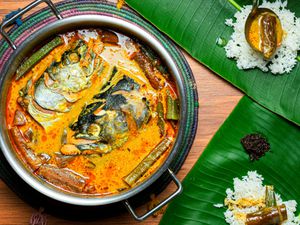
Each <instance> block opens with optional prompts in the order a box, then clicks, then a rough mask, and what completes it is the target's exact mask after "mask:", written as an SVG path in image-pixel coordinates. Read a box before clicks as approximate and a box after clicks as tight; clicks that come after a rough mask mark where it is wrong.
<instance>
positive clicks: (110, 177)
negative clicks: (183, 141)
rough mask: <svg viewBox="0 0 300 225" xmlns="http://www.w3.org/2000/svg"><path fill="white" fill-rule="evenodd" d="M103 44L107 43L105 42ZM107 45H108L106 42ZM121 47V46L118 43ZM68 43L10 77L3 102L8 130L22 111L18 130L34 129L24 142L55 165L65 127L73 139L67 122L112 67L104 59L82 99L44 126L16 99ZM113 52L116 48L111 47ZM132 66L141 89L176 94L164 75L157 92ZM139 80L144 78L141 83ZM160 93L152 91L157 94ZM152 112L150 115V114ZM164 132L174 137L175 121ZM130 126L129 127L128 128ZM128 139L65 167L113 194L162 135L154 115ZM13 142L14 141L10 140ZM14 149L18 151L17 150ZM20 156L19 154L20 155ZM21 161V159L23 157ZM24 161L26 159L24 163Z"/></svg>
mask: <svg viewBox="0 0 300 225" xmlns="http://www.w3.org/2000/svg"><path fill="white" fill-rule="evenodd" d="M118 35H119V34H118ZM105 46H106V45H105ZM107 46H108V47H111V46H110V45H109V44H108V45H107ZM121 47H122V46H121ZM66 49H67V45H62V46H59V47H57V48H55V49H54V50H52V51H51V52H50V53H49V54H48V55H47V56H46V57H44V58H43V59H42V60H41V61H40V62H39V63H38V64H37V65H35V66H34V67H33V68H32V69H31V70H30V71H29V72H28V73H27V74H25V76H24V77H22V78H21V79H20V80H18V81H16V80H13V81H12V83H11V86H10V89H9V92H8V95H7V105H6V123H7V126H8V129H10V128H12V127H13V126H14V125H13V121H14V115H15V111H16V110H20V111H22V112H23V113H24V114H25V116H26V120H27V123H26V124H25V125H23V126H18V128H19V129H20V131H21V133H23V134H24V132H25V131H26V130H27V129H28V128H31V129H32V130H33V132H34V137H35V140H36V141H35V143H30V142H29V141H28V142H27V145H28V147H29V148H31V149H32V150H33V151H34V152H35V153H36V154H41V153H46V154H48V155H49V156H50V157H51V159H50V160H49V161H48V162H47V164H52V165H56V161H55V153H57V152H60V148H61V147H62V144H61V138H62V135H63V131H64V129H65V128H66V129H67V131H68V135H67V140H68V141H71V140H73V141H74V138H73V134H74V132H73V131H72V130H71V129H70V128H69V125H70V124H72V123H73V122H75V121H76V120H77V118H78V115H79V114H80V112H81V111H82V108H83V107H84V105H86V104H89V103H91V102H92V99H93V96H94V95H96V94H97V93H99V90H100V89H101V87H102V86H103V85H104V84H105V82H104V81H105V79H103V77H105V74H108V73H109V72H111V71H110V70H111V68H110V66H109V65H108V64H109V63H108V62H105V64H107V65H108V66H105V67H104V70H103V72H102V74H101V76H97V75H92V79H91V80H92V84H91V86H90V87H89V88H87V89H85V90H83V91H81V92H82V93H81V94H80V95H81V98H80V99H79V100H78V101H77V102H75V103H74V104H73V105H72V108H71V110H70V111H69V112H66V113H63V116H62V117H61V118H60V119H59V120H58V121H57V122H55V123H53V125H51V126H50V127H48V128H47V129H44V128H43V127H42V126H41V125H39V124H38V123H37V122H36V121H35V120H34V119H33V118H32V117H31V116H30V115H29V114H28V112H27V111H26V110H25V109H24V108H22V107H21V106H20V105H19V104H18V102H17V99H18V98H19V91H20V90H21V89H22V88H23V87H24V86H25V85H26V83H27V81H28V80H29V79H32V80H33V81H36V80H37V79H38V78H39V77H40V76H41V75H42V74H43V72H44V71H45V70H46V68H47V67H48V66H49V65H50V64H51V63H52V61H53V60H56V59H58V58H59V57H61V55H62V53H63V52H64V51H66ZM112 51H115V49H113V50H112ZM131 62H132V63H133V65H135V67H136V68H138V69H139V71H138V76H139V77H140V81H141V84H142V85H141V88H145V89H148V90H149V91H150V92H161V93H162V95H163V99H164V100H165V97H164V96H165V92H166V90H167V89H168V90H169V92H170V93H171V95H172V96H177V91H176V90H175V88H174V83H173V81H170V82H168V81H167V80H166V79H165V78H164V77H163V76H161V79H164V80H165V82H166V85H165V88H164V89H162V90H160V91H157V90H155V89H153V88H152V87H151V85H150V83H149V81H148V80H147V78H146V76H145V74H144V72H143V71H142V69H141V68H140V67H139V66H138V64H137V63H136V62H135V61H134V60H131ZM118 70H119V71H121V72H122V74H125V75H127V76H129V77H131V76H133V75H132V71H130V70H128V68H126V67H125V66H124V67H123V65H121V66H120V67H118ZM142 81H146V82H145V83H143V82H142ZM158 94H159V93H156V94H154V96H158ZM150 101H153V102H152V103H154V105H155V104H156V103H157V101H158V99H157V98H154V99H152V100H150ZM165 102H166V101H163V104H164V111H165V113H166V103H165ZM155 111H156V110H155V109H154V108H151V112H152V113H153V112H155ZM151 115H152V114H151ZM166 127H167V133H168V136H170V137H171V138H175V136H176V133H177V128H176V127H174V124H173V125H172V126H171V124H170V123H169V122H166ZM129 129H130V127H129ZM129 132H130V136H129V139H128V141H127V142H126V143H125V144H123V145H122V146H121V147H119V148H116V149H114V150H112V151H111V152H109V153H107V154H102V155H98V154H93V155H89V156H87V155H78V156H75V159H74V160H73V161H71V162H70V163H69V164H68V165H67V167H66V168H68V169H70V170H73V171H74V172H76V173H78V174H80V175H82V176H83V177H85V178H87V184H90V185H94V187H95V189H96V194H97V195H107V194H114V193H117V192H119V191H120V190H124V189H128V188H129V186H128V185H127V184H126V183H125V182H124V181H123V180H122V178H123V177H124V176H126V175H128V174H129V173H130V172H131V171H132V170H133V169H134V168H135V167H136V166H137V165H138V164H139V163H140V162H141V161H142V160H143V158H144V157H146V156H147V155H148V154H149V153H150V152H151V150H152V149H153V148H154V147H155V146H156V145H157V144H158V143H159V142H160V141H161V140H162V138H163V137H161V135H160V131H159V127H158V126H157V116H156V117H151V118H150V121H149V122H148V123H147V124H144V125H143V127H142V128H141V129H139V130H137V131H135V132H132V131H131V130H130V131H129ZM12 142H14V141H13V140H12ZM14 147H15V150H16V151H17V152H18V149H16V146H14ZM169 152H170V149H169V150H167V151H166V152H165V153H164V154H163V155H162V156H161V157H160V158H159V160H157V161H156V162H155V163H154V165H153V166H152V167H151V168H150V169H149V170H148V171H147V172H146V174H145V175H144V176H143V177H142V178H141V179H140V180H139V181H138V183H139V182H141V181H143V180H145V179H146V178H147V177H149V176H150V175H151V174H152V173H153V172H155V170H156V169H157V168H158V167H159V166H160V165H161V164H162V163H163V162H164V160H165V159H166V157H167V156H168V154H169ZM19 155H20V154H19ZM23 161H24V160H23ZM89 161H92V162H93V164H94V165H95V168H91V167H89V166H88V164H89ZM25 163H26V162H25Z"/></svg>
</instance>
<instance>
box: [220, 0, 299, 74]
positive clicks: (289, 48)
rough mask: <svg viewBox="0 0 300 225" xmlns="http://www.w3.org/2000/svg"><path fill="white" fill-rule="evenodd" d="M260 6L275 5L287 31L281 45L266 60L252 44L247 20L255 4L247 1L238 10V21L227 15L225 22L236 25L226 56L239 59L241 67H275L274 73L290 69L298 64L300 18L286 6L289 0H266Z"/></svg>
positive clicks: (263, 69) (265, 68)
mask: <svg viewBox="0 0 300 225" xmlns="http://www.w3.org/2000/svg"><path fill="white" fill-rule="evenodd" d="M260 7H262V8H268V9H271V10H273V11H274V12H275V13H276V14H277V15H278V17H279V19H280V21H281V24H282V29H283V33H284V35H283V40H282V44H281V46H280V47H279V48H278V49H277V50H276V52H275V54H274V56H273V57H272V58H271V59H270V60H264V59H263V57H262V56H261V55H260V54H259V53H258V52H256V51H255V50H253V49H252V48H251V47H250V45H249V44H248V43H247V41H246V38H245V23H246V20H247V17H248V15H249V14H250V12H251V9H252V6H251V5H247V6H244V7H243V8H242V9H241V11H238V12H236V13H235V15H234V17H235V21H234V20H233V19H227V20H226V22H225V24H226V25H228V26H231V27H232V28H233V29H234V32H233V34H232V35H231V39H230V40H229V41H228V44H227V45H226V46H225V50H226V56H227V57H228V58H233V59H235V60H236V61H237V67H238V68H239V69H252V68H256V67H257V68H259V69H261V70H262V71H264V72H267V71H271V72H272V73H273V74H283V73H289V72H291V70H292V69H293V67H294V66H295V65H296V64H297V59H296V58H297V51H299V50H300V32H299V30H300V18H297V17H296V16H295V14H294V13H293V12H291V11H290V10H288V9H287V8H286V7H287V1H284V2H281V1H278V0H276V1H275V2H266V1H265V0H264V1H263V3H262V4H261V5H260Z"/></svg>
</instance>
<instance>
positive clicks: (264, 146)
mask: <svg viewBox="0 0 300 225" xmlns="http://www.w3.org/2000/svg"><path fill="white" fill-rule="evenodd" d="M241 143H242V145H243V147H244V149H245V150H246V152H247V153H248V155H249V157H250V160H251V161H255V160H258V159H259V158H260V157H262V156H264V155H265V153H266V152H267V151H269V150H270V144H269V143H268V141H267V139H266V138H265V137H263V136H262V135H261V134H255V133H254V134H248V135H246V136H245V137H243V138H242V139H241Z"/></svg>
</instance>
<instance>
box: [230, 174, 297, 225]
mask: <svg viewBox="0 0 300 225" xmlns="http://www.w3.org/2000/svg"><path fill="white" fill-rule="evenodd" d="M263 180H264V178H263V177H262V175H260V174H258V173H257V172H256V171H249V172H248V174H247V176H243V177H242V179H239V178H237V177H236V178H234V179H233V185H234V187H233V190H232V189H230V188H228V189H227V190H226V194H227V196H226V198H225V200H224V205H225V206H227V207H228V209H227V210H226V212H225V213H224V216H225V220H226V222H227V223H229V224H231V225H243V224H245V222H246V215H247V214H248V213H253V212H256V211H258V210H260V209H261V208H263V207H265V193H266V191H265V190H266V186H265V185H263ZM275 198H276V202H277V204H278V205H281V204H284V205H285V206H286V211H287V220H286V221H284V222H283V223H282V224H283V225H298V224H300V218H299V217H297V216H295V215H294V213H295V212H296V207H297V202H296V201H295V200H289V201H283V200H282V199H281V197H280V195H279V194H277V193H276V194H275Z"/></svg>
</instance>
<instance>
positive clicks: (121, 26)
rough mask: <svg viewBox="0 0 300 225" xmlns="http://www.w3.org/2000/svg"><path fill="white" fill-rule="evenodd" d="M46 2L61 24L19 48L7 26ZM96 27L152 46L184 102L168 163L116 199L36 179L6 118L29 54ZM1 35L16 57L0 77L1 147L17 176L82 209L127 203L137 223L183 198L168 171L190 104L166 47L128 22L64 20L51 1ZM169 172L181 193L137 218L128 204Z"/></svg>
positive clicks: (83, 18) (104, 18)
mask: <svg viewBox="0 0 300 225" xmlns="http://www.w3.org/2000/svg"><path fill="white" fill-rule="evenodd" d="M42 2H45V3H47V4H48V6H49V7H50V8H51V9H52V11H53V13H54V14H55V15H56V17H57V19H58V20H57V21H56V22H53V23H51V24H49V25H47V26H45V27H43V28H42V29H41V30H39V31H37V32H36V33H34V34H32V35H31V36H30V37H29V38H28V39H26V41H24V42H23V43H22V44H21V45H20V46H15V44H14V43H13V42H12V41H11V39H10V38H9V36H8V34H7V33H6V32H5V31H4V29H5V28H6V27H7V26H10V25H11V24H12V23H13V22H14V21H15V20H16V19H17V18H18V17H19V16H21V15H23V14H24V13H26V12H28V11H29V10H30V9H32V8H34V7H35V6H37V5H38V4H40V3H42ZM92 27H106V28H109V29H112V30H116V31H119V32H121V33H124V34H127V35H129V36H134V37H136V38H138V39H139V40H141V41H142V42H144V43H145V44H147V45H148V46H150V47H151V48H152V49H153V50H154V51H155V52H156V53H157V54H158V55H159V56H160V58H161V59H162V60H163V61H164V63H165V64H166V66H167V67H168V68H169V71H170V73H171V75H172V76H173V77H174V79H175V81H176V85H177V89H178V91H179V99H180V106H181V108H180V110H181V111H180V123H179V132H178V135H177V138H176V141H175V143H174V146H173V148H172V150H171V152H170V154H169V156H168V158H167V159H166V160H165V162H164V163H163V164H162V165H161V166H160V167H159V168H158V169H157V171H156V172H155V173H154V174H153V175H151V176H150V177H149V178H148V179H147V180H145V181H144V182H142V183H141V184H139V185H137V186H136V187H134V188H132V189H130V190H128V191H126V192H122V193H119V194H116V195H112V196H105V197H89V196H82V195H79V194H78V195H76V194H69V193H65V192H62V191H59V190H58V189H56V188H54V187H52V186H50V185H47V184H45V182H41V180H40V179H39V178H37V177H36V176H34V175H33V174H32V173H31V172H30V171H28V170H27V169H26V168H25V166H24V165H23V163H22V162H21V161H20V159H19V158H18V156H17V155H16V153H15V151H14V149H13V146H12V144H11V142H10V139H9V136H8V129H7V126H6V121H5V116H6V110H5V107H4V106H5V105H6V98H7V93H8V88H9V85H10V84H11V80H12V79H13V76H14V74H15V72H16V69H17V68H18V66H19V64H20V63H21V61H22V59H24V58H25V57H26V56H28V54H30V53H31V51H32V49H34V47H35V46H37V45H39V44H40V43H42V42H44V41H46V40H47V39H49V38H50V37H52V36H54V35H57V34H58V33H64V32H67V31H72V30H77V29H79V28H92ZM0 33H1V34H2V36H3V37H4V39H5V40H6V41H7V42H8V43H9V45H10V46H11V47H12V48H13V49H14V51H13V54H12V55H11V57H10V58H9V60H8V61H7V63H6V65H5V67H4V69H3V71H2V72H1V76H0V102H1V105H2V107H1V110H0V123H1V124H3V125H2V126H1V127H0V137H1V138H0V147H1V150H2V152H3V154H4V156H5V158H6V159H7V161H8V162H9V164H10V165H11V167H12V168H13V169H14V170H15V172H16V173H17V174H18V175H19V176H20V177H21V178H22V179H23V180H24V181H25V182H26V183H27V184H29V185H30V186H31V187H33V188H34V189H35V190H37V191H38V192H40V193H42V194H44V195H46V196H48V197H50V198H53V199H55V200H57V201H61V202H64V203H68V204H73V205H79V206H103V205H108V204H112V203H117V202H123V203H124V204H125V206H126V208H127V209H128V210H129V212H130V213H131V214H132V215H133V217H134V218H135V219H136V220H144V219H145V218H146V217H148V216H150V215H151V214H153V213H154V212H155V211H157V210H159V209H160V208H161V207H163V206H164V205H166V204H167V203H168V202H169V201H171V200H172V199H173V198H174V197H175V196H177V195H178V194H180V192H181V191H182V185H181V183H180V182H179V180H178V179H177V178H176V177H175V175H174V174H173V172H172V171H171V170H170V169H169V168H168V167H169V166H170V163H171V162H172V160H173V159H174V157H175V155H176V153H177V152H178V151H179V146H180V144H181V142H182V136H183V135H181V132H182V130H183V128H184V125H185V124H186V122H187V116H186V111H187V102H186V99H185V98H186V96H187V95H186V91H185V88H184V87H183V77H182V74H181V73H180V72H179V70H178V68H177V65H176V63H175V61H174V60H173V59H172V57H171V55H170V54H169V53H168V51H167V50H166V49H165V48H164V47H163V45H162V44H161V43H160V42H159V41H158V40H157V39H156V38H155V37H153V36H152V35H151V34H150V33H147V32H146V31H145V30H143V29H141V28H140V27H138V26H137V25H134V24H131V23H128V22H125V21H123V20H120V19H117V18H113V17H108V16H96V15H86V16H74V17H69V18H63V17H62V16H61V15H60V13H59V11H58V10H57V8H56V7H55V6H54V4H53V3H52V2H51V0H37V1H34V2H33V3H31V4H30V5H28V6H27V7H25V8H24V9H22V10H21V11H20V12H19V13H18V14H16V15H15V16H13V17H12V18H11V19H9V20H6V21H5V22H4V23H3V24H2V25H1V28H0ZM166 171H168V172H169V175H170V177H171V178H172V180H173V181H174V182H175V184H176V185H177V190H176V191H175V192H174V193H172V194H171V195H170V196H169V197H168V198H166V199H165V200H163V201H162V202H161V203H159V204H158V205H157V206H156V207H155V208H153V209H152V210H150V211H148V212H146V213H145V214H143V215H137V214H136V213H135V212H134V209H133V208H132V207H131V205H130V204H129V202H128V199H129V198H131V197H133V196H135V195H137V194H138V193H140V192H142V191H143V190H144V189H146V188H147V187H149V186H150V185H151V184H152V183H153V182H155V181H156V180H157V179H158V178H159V177H161V176H162V174H163V173H164V172H166Z"/></svg>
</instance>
